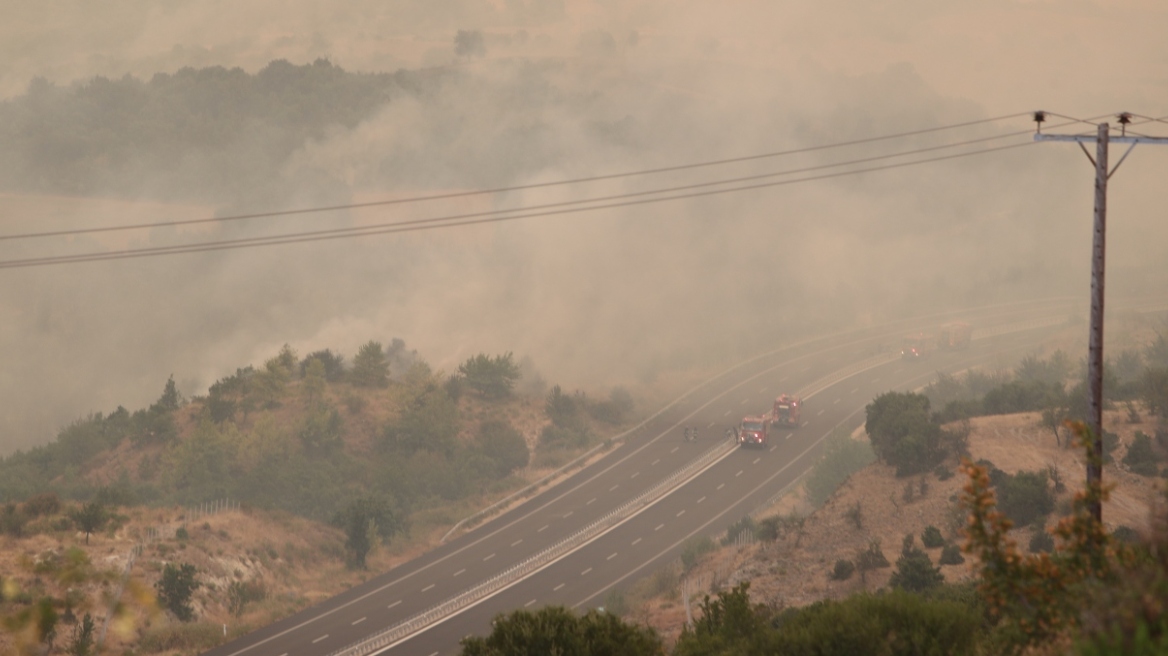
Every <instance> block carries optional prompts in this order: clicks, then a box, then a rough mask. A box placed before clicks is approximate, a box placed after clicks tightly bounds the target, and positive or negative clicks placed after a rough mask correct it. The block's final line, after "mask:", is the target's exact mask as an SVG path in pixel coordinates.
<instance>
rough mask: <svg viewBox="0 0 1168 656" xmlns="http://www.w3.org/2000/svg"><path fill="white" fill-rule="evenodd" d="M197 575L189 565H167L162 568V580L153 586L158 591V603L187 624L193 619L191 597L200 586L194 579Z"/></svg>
mask: <svg viewBox="0 0 1168 656" xmlns="http://www.w3.org/2000/svg"><path fill="white" fill-rule="evenodd" d="M197 574H198V570H196V569H195V566H194V565H191V564H190V563H183V564H182V565H175V564H174V563H167V564H166V566H165V567H163V568H162V578H160V579H158V582H157V583H155V584H154V589H155V590H157V591H158V602H159V603H160V604H162V607H163V608H165V609H167V610H169V611H170V612H171V613H173V614H174V616H175V617H176V618H178V619H179V620H180V621H183V622H189V621H191V620H192V619H194V617H195V611H194V609H193V608H191V596H192V595H194V593H195V590H198V589H199V586H200V583H199V582H198V581H197V580H196V579H195V576H196V575H197Z"/></svg>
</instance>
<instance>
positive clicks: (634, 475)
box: [629, 472, 641, 480]
mask: <svg viewBox="0 0 1168 656" xmlns="http://www.w3.org/2000/svg"><path fill="white" fill-rule="evenodd" d="M640 473H641V472H633V475H632V476H630V477H629V479H630V480H631V479H634V478H636V477H637V474H640Z"/></svg>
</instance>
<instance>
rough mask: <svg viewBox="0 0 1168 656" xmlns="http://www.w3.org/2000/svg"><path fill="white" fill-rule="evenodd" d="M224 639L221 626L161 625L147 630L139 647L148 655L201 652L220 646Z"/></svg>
mask: <svg viewBox="0 0 1168 656" xmlns="http://www.w3.org/2000/svg"><path fill="white" fill-rule="evenodd" d="M222 638H223V630H222V629H221V628H220V625H219V624H215V623H211V622H196V623H193V624H159V625H157V626H152V627H150V628H148V629H146V631H145V632H144V633H143V634H142V639H141V641H140V642H139V643H138V646H139V647H140V648H141V650H142V651H143V652H144V653H147V654H156V653H158V652H163V651H175V650H191V651H195V652H201V651H203V650H206V649H210V648H212V647H214V646H215V645H218V644H219V643H220V642H221V641H222Z"/></svg>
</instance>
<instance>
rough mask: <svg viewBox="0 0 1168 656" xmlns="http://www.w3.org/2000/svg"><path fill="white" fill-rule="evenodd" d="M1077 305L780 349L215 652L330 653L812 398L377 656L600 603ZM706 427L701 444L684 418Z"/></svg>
mask: <svg viewBox="0 0 1168 656" xmlns="http://www.w3.org/2000/svg"><path fill="white" fill-rule="evenodd" d="M1074 307H1075V305H1074V304H1071V303H1069V302H1067V301H1065V300H1063V301H1052V302H1047V303H1029V304H1025V305H1014V306H1009V307H998V308H986V309H982V310H974V311H968V312H965V313H962V314H961V315H960V318H962V319H965V320H969V321H971V323H973V325H974V342H973V344H972V345H971V348H969V349H968V350H966V351H958V352H952V353H943V352H937V353H934V354H932V355H931V357H930V358H928V359H926V360H922V361H902V360H900V359H899V358H898V357H897V355H896V354H897V352H898V350H899V344H900V336H901V335H902V334H904V333H906V332H909V331H911V330H917V329H931V328H934V327H935V326H936V325H937V324H939V323H941V322H942V321H944V320H946V319H948V317H941V316H938V317H933V318H927V319H921V320H915V321H909V322H900V323H898V324H895V325H890V326H882V327H877V328H871V329H866V330H858V331H849V332H845V333H840V334H837V335H830V336H824V337H820V338H816V339H813V340H808V341H806V342H803V343H800V344H795V345H791V346H787V347H784V348H782V349H778V350H776V351H774V352H772V353H768V354H764V355H762V356H760V357H757V358H754V359H752V360H750V361H748V362H745V363H742V364H741V365H739V366H737V367H734V368H733V369H731V370H728V371H726V372H724V373H723V374H721V375H719V376H716V377H714V378H713V379H711V380H710V381H707V382H706V383H704V384H702V385H700V386H698V387H697V388H695V389H693V390H691V391H690V392H689V393H687V394H686V395H684V396H683V397H682V398H680V399H679V400H678V401H677V402H676V403H674V404H672V405H671V406H670V407H667V408H666V409H665V410H664V411H663V412H661V413H659V414H658V415H656V416H654V417H653V418H652V419H651V420H649V421H647V422H645V423H644V425H642V426H641V427H639V428H638V429H637V430H635V431H634V432H633V433H632V434H630V436H629V437H628V439H627V440H626V441H625V442H624V443H623V444H621V445H620V446H618V447H617V448H615V449H613V451H612V452H610V453H609V454H608V455H606V456H605V457H603V458H601V459H600V460H599V461H597V462H595V463H594V464H592V465H590V466H588V467H586V468H584V469H582V470H580V471H578V472H577V473H575V474H574V475H572V476H571V477H569V478H568V479H567V480H565V481H564V482H562V483H560V484H559V485H556V486H555V487H553V488H550V489H548V490H546V491H544V492H543V493H541V494H539V495H537V496H535V497H533V498H532V499H530V500H528V501H526V502H525V503H523V504H521V505H519V506H517V507H515V508H513V509H512V510H510V511H508V512H507V513H505V514H503V515H500V516H499V517H497V518H495V519H493V520H491V521H489V522H486V523H484V524H483V525H481V526H479V527H477V528H476V529H474V530H472V531H470V532H469V533H466V534H465V535H462V536H459V537H458V538H456V539H453V540H452V541H450V542H448V543H447V544H445V545H442V546H441V547H439V548H437V549H435V550H433V551H431V552H429V553H427V554H425V555H423V556H421V557H419V558H416V559H414V560H412V561H410V562H408V563H405V564H403V565H401V566H399V567H397V568H395V569H393V570H391V571H390V572H388V573H386V574H383V575H380V576H378V577H376V578H374V579H372V580H370V581H368V582H366V583H364V584H362V585H360V586H357V587H355V588H353V589H351V590H349V591H347V592H345V593H342V594H341V595H338V596H336V597H333V598H332V599H329V600H327V601H325V602H322V603H321V604H318V605H316V606H313V607H311V608H308V609H305V610H304V611H301V612H300V613H297V614H296V615H294V616H292V617H289V618H286V619H285V620H282V621H280V622H277V623H275V624H273V625H270V626H268V627H265V628H263V629H260V630H258V631H255V632H253V633H250V634H248V635H246V636H243V637H241V638H239V639H237V640H235V641H232V642H230V643H228V644H226V645H223V646H221V647H218V648H216V649H214V650H211V651H210V652H207V653H208V654H209V655H212V656H244V655H247V656H253V655H269V654H270V655H272V656H284V655H287V656H324V655H327V654H331V653H333V652H334V651H337V650H339V649H342V648H344V647H346V646H348V645H351V644H352V643H354V642H355V641H358V640H361V639H362V638H364V637H365V636H368V635H370V634H372V633H375V632H376V631H378V630H381V629H383V628H385V627H388V626H392V625H394V624H397V623H399V622H401V621H403V620H405V619H407V618H409V617H412V616H415V615H417V614H418V613H421V612H423V611H425V610H427V609H429V608H432V607H434V606H436V605H437V604H439V603H441V602H442V601H444V600H446V599H448V598H451V597H453V596H455V595H458V594H460V593H462V592H463V591H465V590H467V589H468V588H470V587H471V586H473V585H475V584H477V583H479V582H481V581H483V580H486V579H488V578H490V577H492V576H494V575H496V574H498V573H499V572H502V571H504V570H506V569H507V568H508V567H510V566H512V565H513V564H515V563H518V562H520V561H522V560H524V559H526V558H528V557H530V556H532V555H533V554H535V553H537V552H539V551H540V550H542V549H544V548H546V547H547V546H549V545H551V544H554V543H556V542H558V541H560V540H563V539H564V538H565V537H566V536H568V535H570V534H572V533H573V532H574V531H576V530H578V529H579V528H580V527H582V526H585V525H587V524H589V523H590V522H592V521H595V520H596V519H598V518H600V517H601V516H603V515H605V514H606V513H608V512H610V511H611V510H612V509H614V508H616V507H617V506H620V505H621V504H623V503H625V502H627V501H628V500H630V499H632V498H634V497H636V496H637V495H639V494H641V493H642V492H644V491H645V490H647V489H648V488H650V487H651V486H653V485H655V484H656V483H658V482H659V481H661V480H662V479H664V478H665V477H667V476H668V475H669V474H672V473H673V472H675V471H677V470H678V469H680V468H682V467H684V466H685V465H686V464H687V463H689V462H690V461H692V460H693V459H694V458H695V457H697V456H698V455H699V454H700V453H701V452H703V451H705V450H707V449H709V448H711V447H712V446H714V445H715V444H716V442H717V441H719V440H722V439H723V438H722V435H723V432H724V430H725V428H726V427H728V426H730V425H733V424H735V423H737V421H738V420H739V419H741V417H742V416H743V415H746V414H759V413H762V412H765V411H767V410H769V408H770V405H771V403H772V402H773V400H774V397H775V396H776V395H778V394H780V393H783V392H793V393H799V394H801V395H802V396H804V397H805V399H806V405H805V408H804V414H803V421H804V425H803V426H802V427H800V428H798V429H795V430H782V429H775V430H773V432H772V433H771V435H770V442H769V444H768V445H767V447H766V448H764V449H734V450H732V451H731V452H730V453H729V454H728V455H726V456H725V457H724V458H722V459H721V460H719V461H718V462H716V463H715V464H714V465H713V466H711V467H709V468H707V469H705V470H704V471H702V472H701V473H700V474H698V475H697V476H695V477H693V478H692V479H690V480H689V481H687V482H685V483H684V484H682V485H681V486H680V487H678V488H676V489H674V490H673V491H672V492H670V493H668V494H666V495H665V496H664V497H662V498H660V499H658V500H657V501H656V502H654V503H652V504H651V505H649V506H647V507H645V508H642V509H641V510H640V511H639V512H638V513H637V514H636V515H635V516H633V517H631V518H629V519H627V520H626V521H624V522H623V523H621V524H619V525H617V526H615V527H612V528H611V529H609V530H607V531H606V532H605V533H603V534H602V535H600V536H598V537H597V538H596V539H594V540H592V541H591V542H589V543H587V544H585V545H583V546H582V547H580V548H578V549H577V550H575V551H573V552H572V553H569V554H567V555H566V556H564V557H562V558H560V559H558V560H556V561H555V562H552V563H549V564H548V565H547V566H545V567H543V568H542V569H540V570H539V571H537V572H535V573H534V574H531V575H529V576H528V577H526V578H525V579H523V580H520V581H517V582H515V583H514V584H512V585H510V586H509V587H507V588H505V589H503V590H500V591H498V592H496V593H495V594H493V595H491V596H490V597H487V598H484V599H482V600H480V601H479V602H477V603H475V604H474V605H472V606H470V607H468V608H466V609H464V610H463V611H462V612H460V613H458V614H455V615H452V616H449V617H447V618H445V619H444V620H441V621H439V622H437V623H434V624H431V625H430V626H429V627H427V628H426V629H424V630H422V631H419V632H416V633H414V634H413V635H411V636H409V637H408V638H406V639H404V640H402V641H400V642H399V643H397V644H395V645H392V646H391V647H389V648H388V649H386V650H382V652H379V653H391V652H392V653H400V654H411V655H412V654H419V655H421V656H427V655H430V654H435V653H437V654H449V653H456V652H457V650H458V640H459V639H460V638H461V637H463V636H465V635H468V634H471V633H479V634H481V633H485V632H486V631H487V630H488V628H489V622H490V619H491V618H492V617H493V616H494V615H495V614H497V613H499V612H502V611H506V610H510V609H513V608H519V607H537V606H539V605H544V604H566V605H570V606H576V607H588V606H597V605H601V604H602V599H603V597H604V595H605V594H606V593H607V592H608V590H610V589H611V588H613V587H614V586H621V585H627V584H628V583H631V582H632V581H635V580H636V579H637V578H639V577H641V576H645V575H647V574H649V573H650V572H652V571H653V569H654V568H655V567H658V566H660V565H662V564H664V563H666V562H669V561H670V560H672V559H674V558H676V557H677V555H678V554H679V551H680V545H681V543H682V542H684V541H685V540H686V539H687V538H689V537H690V536H693V535H698V534H715V533H718V532H720V531H723V530H724V529H725V528H726V526H728V525H729V524H731V523H732V522H734V521H735V520H737V519H739V518H741V517H742V516H743V515H745V514H747V513H749V512H750V511H752V510H754V509H755V508H756V507H758V506H759V505H760V504H762V503H764V502H765V501H767V500H768V499H770V498H772V497H773V496H774V495H775V494H777V493H778V492H780V491H781V490H782V489H783V488H784V487H785V486H787V485H789V484H790V483H791V482H792V481H794V480H795V479H796V478H798V476H799V475H801V474H802V473H803V472H804V471H806V469H807V468H808V467H810V465H811V463H812V462H814V459H815V457H816V456H817V455H818V451H819V449H818V447H819V445H820V444H821V442H822V440H823V438H825V437H826V436H827V434H829V433H830V432H831V430H832V429H834V428H835V427H837V426H843V427H845V428H849V429H850V428H854V427H855V426H858V425H859V424H861V423H862V422H863V408H864V406H865V405H866V404H867V403H868V402H869V401H870V400H871V399H872V398H873V397H874V396H876V395H877V394H879V393H881V392H884V391H888V390H893V389H912V388H915V387H919V386H921V385H924V384H926V383H928V382H929V381H930V380H932V379H933V377H934V376H935V375H936V372H937V371H959V370H961V369H965V368H967V367H969V366H972V365H974V364H978V363H981V362H985V361H986V360H988V359H993V358H998V357H1003V354H1014V355H1021V354H1022V353H1025V352H1027V351H1029V350H1031V349H1033V348H1034V346H1035V345H1036V344H1038V343H1039V342H1040V341H1041V340H1042V339H1043V338H1044V337H1045V336H1047V335H1048V334H1049V333H1050V331H1051V330H1052V329H1054V328H1055V327H1059V326H1061V325H1063V320H1064V319H1065V318H1066V317H1068V316H1069V315H1070V314H1071V311H1072V309H1073V308H1074ZM685 425H693V426H697V427H698V428H699V430H700V432H701V439H699V440H698V441H697V442H696V443H687V442H685V441H684V440H683V439H682V427H683V426H685Z"/></svg>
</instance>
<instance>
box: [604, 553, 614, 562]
mask: <svg viewBox="0 0 1168 656" xmlns="http://www.w3.org/2000/svg"><path fill="white" fill-rule="evenodd" d="M613 558H616V552H615V551H614V552H612V555H611V556H609V557H608V558H605V560H612V559H613Z"/></svg>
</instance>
